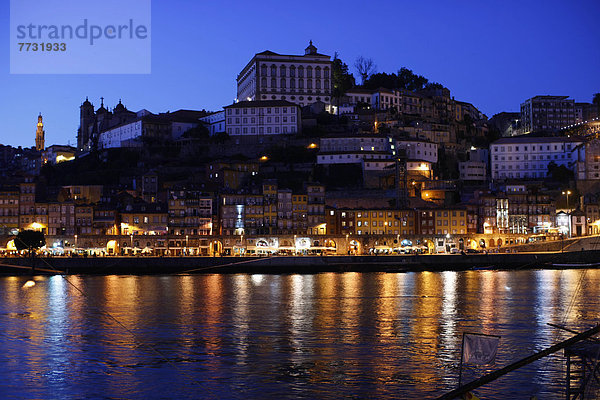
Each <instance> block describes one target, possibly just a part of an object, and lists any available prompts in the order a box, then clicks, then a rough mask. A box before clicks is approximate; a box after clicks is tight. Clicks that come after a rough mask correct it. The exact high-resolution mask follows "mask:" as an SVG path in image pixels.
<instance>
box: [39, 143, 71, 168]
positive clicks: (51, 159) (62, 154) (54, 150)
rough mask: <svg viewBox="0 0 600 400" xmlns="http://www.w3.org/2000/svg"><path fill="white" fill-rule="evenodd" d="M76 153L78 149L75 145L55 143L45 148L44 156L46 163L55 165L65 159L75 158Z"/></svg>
mask: <svg viewBox="0 0 600 400" xmlns="http://www.w3.org/2000/svg"><path fill="white" fill-rule="evenodd" d="M76 153H77V149H76V148H75V147H71V146H64V145H59V144H53V145H52V146H48V147H47V148H46V149H45V150H44V152H43V153H42V158H43V160H44V163H50V164H52V165H55V164H59V163H61V162H64V161H71V160H74V159H75V154H76Z"/></svg>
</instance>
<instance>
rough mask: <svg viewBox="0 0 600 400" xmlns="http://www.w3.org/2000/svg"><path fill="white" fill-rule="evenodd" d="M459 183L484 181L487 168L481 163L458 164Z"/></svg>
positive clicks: (464, 162) (463, 162) (465, 162)
mask: <svg viewBox="0 0 600 400" xmlns="http://www.w3.org/2000/svg"><path fill="white" fill-rule="evenodd" d="M458 172H459V174H460V180H461V181H485V180H486V176H487V166H486V163H485V162H483V161H462V162H459V163H458Z"/></svg>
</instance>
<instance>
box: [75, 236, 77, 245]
mask: <svg viewBox="0 0 600 400" xmlns="http://www.w3.org/2000/svg"><path fill="white" fill-rule="evenodd" d="M75 248H77V235H75Z"/></svg>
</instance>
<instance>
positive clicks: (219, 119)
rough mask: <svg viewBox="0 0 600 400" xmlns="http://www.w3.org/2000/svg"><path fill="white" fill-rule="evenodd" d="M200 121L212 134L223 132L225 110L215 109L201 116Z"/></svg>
mask: <svg viewBox="0 0 600 400" xmlns="http://www.w3.org/2000/svg"><path fill="white" fill-rule="evenodd" d="M200 121H202V123H204V125H205V126H206V127H207V128H208V133H209V134H210V135H211V136H213V135H216V134H217V133H220V132H225V131H226V130H225V111H217V112H214V113H211V114H208V115H207V116H206V117H201V118H200Z"/></svg>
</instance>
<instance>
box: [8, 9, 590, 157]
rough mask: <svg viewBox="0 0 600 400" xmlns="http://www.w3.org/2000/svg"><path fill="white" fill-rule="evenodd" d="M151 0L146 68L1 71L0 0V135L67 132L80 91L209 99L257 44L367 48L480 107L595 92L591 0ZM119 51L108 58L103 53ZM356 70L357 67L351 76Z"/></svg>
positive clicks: (61, 135)
mask: <svg viewBox="0 0 600 400" xmlns="http://www.w3.org/2000/svg"><path fill="white" fill-rule="evenodd" d="M288 4H291V3H286V2H281V1H253V2H250V1H220V2H207V1H202V2H190V1H181V0H172V1H153V2H152V29H151V38H152V73H151V74H149V75H11V74H10V73H9V49H8V46H9V37H8V35H9V30H8V29H7V28H6V27H7V26H8V24H9V2H8V1H7V0H5V1H2V3H1V6H0V25H2V26H4V27H5V29H2V31H1V34H0V35H1V36H0V54H1V55H2V63H1V65H2V68H1V70H0V93H1V95H0V120H2V122H3V129H2V130H1V133H0V143H2V144H10V145H14V146H27V147H29V146H32V145H34V138H35V128H36V122H37V118H36V117H37V115H38V113H40V112H41V113H42V114H43V116H44V123H45V130H46V145H47V146H49V145H52V144H67V142H70V144H71V145H73V144H74V143H76V132H77V127H78V125H79V106H80V105H81V103H82V102H83V101H84V100H85V98H86V96H88V97H89V99H90V101H92V102H93V103H94V105H95V106H96V107H99V106H100V97H101V96H103V97H104V98H105V105H107V106H109V107H111V108H112V107H114V106H115V105H116V104H117V103H118V101H119V99H122V101H123V104H124V105H125V106H127V108H128V109H130V110H132V111H138V110H140V109H142V108H145V109H148V110H149V111H151V112H156V113H158V112H163V111H167V110H171V111H175V110H177V109H181V108H185V109H207V110H214V111H216V110H219V109H220V108H221V107H222V106H224V105H227V104H231V103H232V102H233V100H234V99H235V95H236V81H235V78H236V76H237V74H238V72H240V70H241V69H242V68H243V67H244V66H245V64H246V63H247V62H248V61H249V60H250V58H251V57H252V56H253V55H254V54H255V53H257V52H261V51H263V50H267V49H268V50H271V51H275V52H279V53H284V54H303V53H304V48H305V47H306V46H307V45H308V41H309V40H310V39H312V40H313V42H314V44H315V45H316V46H317V48H318V50H319V52H320V53H324V54H328V55H332V56H333V54H334V53H335V52H338V54H339V56H340V58H341V59H342V60H343V61H345V62H346V63H347V64H348V65H349V66H350V68H351V71H352V72H353V73H354V75H355V76H358V74H357V73H356V71H355V70H354V66H353V64H354V60H355V59H356V58H357V57H358V56H361V55H362V56H365V57H370V58H372V59H373V60H374V61H375V63H376V64H377V70H378V71H379V72H395V71H397V70H398V69H399V68H400V67H403V66H405V67H407V68H410V69H412V70H413V71H414V72H416V73H418V74H421V75H424V76H425V77H427V78H429V79H430V80H431V81H436V82H440V83H442V84H443V85H444V86H446V87H448V88H449V89H450V91H451V95H452V96H454V97H455V98H456V99H458V100H462V101H467V102H470V103H473V104H474V105H475V106H477V107H478V108H479V109H480V110H482V111H483V112H484V113H485V114H486V115H487V116H488V117H491V116H492V115H494V114H495V113H498V112H501V111H518V110H519V105H520V103H521V102H522V101H523V100H525V99H527V98H529V97H532V96H535V95H541V94H552V95H568V96H571V97H572V98H574V99H575V100H576V101H585V102H591V99H592V96H593V93H596V92H600V52H598V43H599V39H600V34H599V33H598V28H597V26H598V22H597V19H598V15H600V1H598V0H587V1H576V2H571V1H548V0H545V1H497V2H493V4H492V2H488V1H486V2H481V1H460V2H448V1H428V2H413V1H372V2H364V1H355V0H347V1H344V2H323V1H318V2H317V1H303V2H295V3H293V7H289V6H288ZM114 62H115V63H118V62H119V61H118V60H114ZM358 80H359V79H358Z"/></svg>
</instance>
